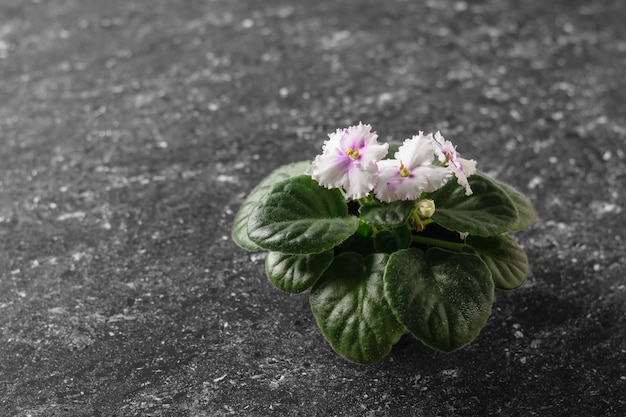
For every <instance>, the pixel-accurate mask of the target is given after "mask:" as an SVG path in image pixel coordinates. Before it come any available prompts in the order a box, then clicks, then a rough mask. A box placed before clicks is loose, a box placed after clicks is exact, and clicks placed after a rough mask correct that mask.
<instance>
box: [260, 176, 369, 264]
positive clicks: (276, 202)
mask: <svg viewBox="0 0 626 417" xmlns="http://www.w3.org/2000/svg"><path fill="white" fill-rule="evenodd" d="M358 226H359V220H358V219H357V218H356V217H355V216H351V215H349V214H348V205H347V204H346V201H345V199H344V197H343V194H342V193H341V191H339V190H338V189H332V190H329V189H326V188H324V187H321V186H320V185H319V184H318V183H317V182H315V181H314V180H313V179H311V177H310V176H309V175H299V176H297V177H292V178H289V179H286V180H284V181H281V182H279V183H277V184H275V185H274V186H273V187H272V189H271V190H270V192H269V193H268V194H267V195H266V196H265V197H264V198H263V199H262V200H261V201H260V202H259V204H258V206H257V207H256V208H255V209H254V211H252V214H251V215H250V219H249V220H248V236H249V237H250V240H252V241H253V242H254V243H255V244H257V245H258V246H260V247H261V248H263V249H268V250H271V251H275V252H282V253H288V254H305V253H319V252H324V251H326V250H329V249H332V248H333V247H335V246H337V245H338V244H340V243H341V242H343V241H344V240H346V239H347V238H348V237H350V235H352V234H353V233H354V232H355V231H356V230H357V228H358Z"/></svg>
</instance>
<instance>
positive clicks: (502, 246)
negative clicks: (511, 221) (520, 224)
mask: <svg viewBox="0 0 626 417" xmlns="http://www.w3.org/2000/svg"><path fill="white" fill-rule="evenodd" d="M466 243H467V245H468V246H470V247H471V249H470V250H472V249H473V251H474V252H475V253H476V254H477V255H478V256H480V258H481V259H482V260H483V261H484V262H485V264H487V267H488V268H489V270H490V271H491V278H492V279H493V282H494V284H495V286H496V288H500V289H503V290H512V289H515V288H518V287H520V286H521V285H522V284H523V283H524V281H526V276H527V275H528V259H527V258H526V254H525V253H524V250H523V249H522V248H520V247H519V245H518V244H517V242H515V240H513V239H512V238H511V237H510V236H509V235H506V234H503V235H500V236H493V237H479V236H471V235H470V236H468V238H467V240H466Z"/></svg>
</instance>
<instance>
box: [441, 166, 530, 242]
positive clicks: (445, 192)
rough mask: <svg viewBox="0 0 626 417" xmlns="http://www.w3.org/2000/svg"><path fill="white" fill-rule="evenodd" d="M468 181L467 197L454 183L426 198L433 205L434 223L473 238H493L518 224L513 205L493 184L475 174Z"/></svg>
mask: <svg viewBox="0 0 626 417" xmlns="http://www.w3.org/2000/svg"><path fill="white" fill-rule="evenodd" d="M468 182H469V184H470V186H471V188H472V191H473V192H474V193H473V194H472V195H470V196H466V195H465V188H463V187H459V186H458V184H457V182H456V181H454V180H450V181H448V183H447V184H446V185H444V186H443V187H442V188H440V189H439V190H437V191H435V192H434V193H432V194H431V195H430V198H432V199H433V200H434V201H435V205H436V211H435V214H434V215H433V217H432V219H433V220H434V221H435V222H436V223H438V224H440V225H442V226H443V227H445V228H447V229H450V230H455V231H458V232H468V233H469V234H471V235H476V236H496V235H499V234H501V233H505V232H508V231H510V230H513V229H514V228H516V227H518V226H519V225H520V218H519V215H518V211H517V208H516V207H515V204H514V203H513V201H512V200H511V197H509V194H508V192H507V191H505V190H504V189H503V188H502V187H501V186H500V185H499V184H498V183H497V182H496V181H494V180H493V179H491V178H489V177H487V176H486V175H483V174H480V173H477V174H474V175H472V176H470V177H469V178H468Z"/></svg>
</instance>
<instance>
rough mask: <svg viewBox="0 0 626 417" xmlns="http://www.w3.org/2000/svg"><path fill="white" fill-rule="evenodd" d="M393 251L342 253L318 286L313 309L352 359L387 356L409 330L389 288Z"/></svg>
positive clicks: (335, 342) (335, 345) (330, 338)
mask: <svg viewBox="0 0 626 417" xmlns="http://www.w3.org/2000/svg"><path fill="white" fill-rule="evenodd" d="M387 259H388V256H387V255H384V254H380V253H377V254H373V255H370V256H368V257H366V258H363V257H362V256H360V255H359V254H356V253H344V254H341V255H339V256H337V257H336V258H335V259H334V261H333V263H332V264H331V265H330V267H329V268H328V269H327V270H326V271H325V272H324V274H323V275H322V277H321V278H320V279H319V280H318V281H317V283H316V284H315V285H314V286H313V289H312V290H311V295H310V298H309V300H310V303H311V310H312V311H313V315H314V316H315V320H316V321H317V324H318V326H319V327H320V329H321V330H322V333H323V334H324V337H326V339H327V340H328V342H329V343H330V345H331V346H332V348H333V349H334V350H335V351H336V352H337V353H339V354H340V355H342V356H343V357H345V358H346V359H348V360H351V361H354V362H357V363H364V364H365V363H374V362H377V361H379V360H380V359H382V358H383V357H384V356H385V355H386V354H387V353H389V351H390V350H391V347H392V346H393V345H394V344H395V343H396V342H398V340H399V339H400V336H402V333H403V332H404V326H402V325H401V324H400V323H399V322H398V321H397V320H396V318H395V316H394V315H393V313H392V311H391V309H390V307H389V304H388V303H387V300H386V299H385V296H384V293H383V272H384V270H385V265H386V263H387Z"/></svg>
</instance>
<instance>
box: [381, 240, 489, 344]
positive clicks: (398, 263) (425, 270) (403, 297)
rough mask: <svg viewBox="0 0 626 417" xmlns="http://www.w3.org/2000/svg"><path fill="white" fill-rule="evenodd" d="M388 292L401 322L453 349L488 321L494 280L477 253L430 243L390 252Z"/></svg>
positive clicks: (426, 338)
mask: <svg viewBox="0 0 626 417" xmlns="http://www.w3.org/2000/svg"><path fill="white" fill-rule="evenodd" d="M384 281H385V296H386V297H387V300H388V301H389V304H390V305H391V308H392V309H393V311H394V313H395V314H396V316H397V317H398V319H399V320H400V322H401V323H403V324H404V325H405V326H406V327H407V329H408V330H409V331H410V332H411V333H413V334H414V335H415V336H416V337H417V338H418V339H420V340H421V341H422V342H424V343H425V344H427V345H428V346H431V347H433V348H435V349H439V350H442V351H445V352H451V351H453V350H455V349H458V348H460V347H462V346H464V345H466V344H467V343H469V342H470V341H472V340H473V339H474V338H475V337H476V336H477V335H478V333H479V332H480V330H481V329H482V328H483V326H484V325H485V323H486V322H487V318H488V317H489V314H490V312H491V305H492V303H493V291H494V284H493V280H492V279H491V274H490V273H489V269H488V268H487V266H486V265H485V263H484V262H483V261H482V260H481V259H480V258H479V257H478V256H475V255H471V254H466V253H459V252H450V251H446V250H442V249H438V248H431V249H429V250H428V251H427V252H426V253H424V252H423V251H421V250H420V249H415V248H411V249H405V250H401V251H398V252H395V253H393V254H392V255H391V256H390V257H389V262H388V263H387V269H386V270H385V276H384Z"/></svg>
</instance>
